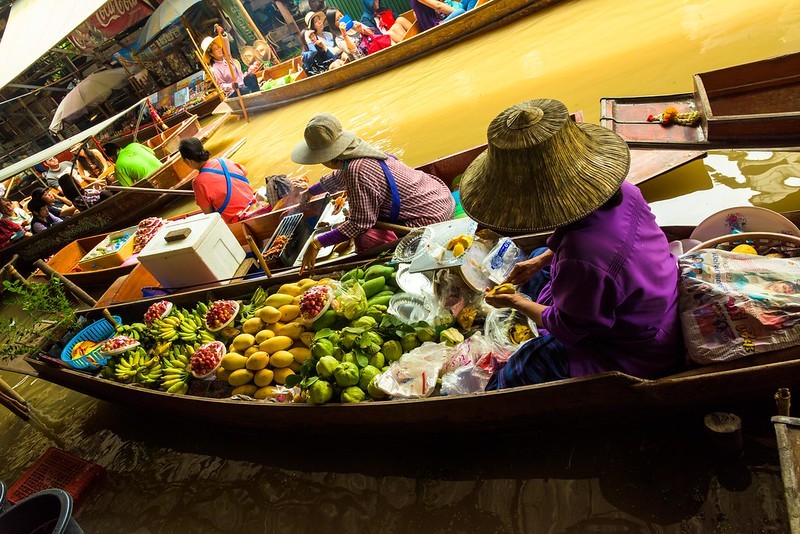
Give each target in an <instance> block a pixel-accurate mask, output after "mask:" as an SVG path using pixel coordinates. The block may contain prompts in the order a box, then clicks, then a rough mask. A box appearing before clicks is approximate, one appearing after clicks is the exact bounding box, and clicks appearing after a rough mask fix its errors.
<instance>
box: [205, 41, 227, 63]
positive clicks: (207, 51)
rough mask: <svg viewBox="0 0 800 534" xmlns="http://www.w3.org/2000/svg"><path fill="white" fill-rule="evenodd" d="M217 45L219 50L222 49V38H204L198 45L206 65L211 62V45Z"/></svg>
mask: <svg viewBox="0 0 800 534" xmlns="http://www.w3.org/2000/svg"><path fill="white" fill-rule="evenodd" d="M212 43H217V44H218V45H219V46H220V48H222V46H223V45H222V38H221V37H220V36H219V35H217V36H216V37H204V38H203V41H202V42H201V43H200V50H202V51H203V60H205V62H206V63H211V62H212V61H213V60H212V59H211V44H212Z"/></svg>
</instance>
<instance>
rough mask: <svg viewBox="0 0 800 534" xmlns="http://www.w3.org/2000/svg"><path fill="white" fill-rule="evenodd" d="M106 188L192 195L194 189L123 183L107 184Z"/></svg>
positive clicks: (110, 189)
mask: <svg viewBox="0 0 800 534" xmlns="http://www.w3.org/2000/svg"><path fill="white" fill-rule="evenodd" d="M106 189H108V190H109V191H134V192H136V193H152V194H154V195H155V194H159V195H161V194H164V193H167V194H172V195H179V196H187V197H193V196H194V191H190V190H184V189H155V188H153V187H125V186H124V185H107V186H106Z"/></svg>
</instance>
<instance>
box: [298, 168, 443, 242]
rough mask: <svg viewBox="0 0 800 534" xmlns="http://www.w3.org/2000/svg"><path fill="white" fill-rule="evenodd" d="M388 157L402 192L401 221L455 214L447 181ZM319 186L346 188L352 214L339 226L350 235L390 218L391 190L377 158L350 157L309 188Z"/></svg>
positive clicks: (430, 220)
mask: <svg viewBox="0 0 800 534" xmlns="http://www.w3.org/2000/svg"><path fill="white" fill-rule="evenodd" d="M385 161H386V165H387V166H388V167H389V170H390V171H392V174H393V175H394V180H395V182H396V183H397V191H398V193H399V195H400V216H399V224H403V225H405V226H411V227H417V226H427V225H429V224H435V223H439V222H443V221H448V220H450V219H451V218H452V217H453V211H454V210H455V202H454V201H453V196H452V195H451V194H450V190H449V189H448V188H447V186H446V185H445V184H444V182H442V181H441V180H440V179H439V178H437V177H436V176H433V175H431V174H427V173H424V172H422V171H418V170H415V169H412V168H411V167H409V166H408V165H405V164H403V163H401V162H400V161H398V160H396V159H394V158H389V159H387V160H385ZM320 190H324V191H328V192H330V193H336V192H339V191H347V198H348V201H349V204H350V217H349V218H348V219H347V221H345V222H344V223H343V224H342V225H341V226H339V228H338V229H339V231H340V232H341V234H342V235H343V236H345V237H346V238H347V239H352V238H355V237H357V236H358V235H360V234H362V233H364V232H366V231H367V230H369V229H370V228H372V227H373V226H375V223H376V222H378V221H379V220H382V221H389V218H390V214H391V210H392V194H391V191H390V189H389V183H388V181H387V180H386V175H385V174H384V173H383V169H381V166H380V164H379V163H378V160H375V159H371V158H360V159H353V160H347V161H346V162H345V166H344V168H343V169H342V170H337V171H335V172H333V173H331V174H328V175H326V176H323V177H322V178H321V179H320V181H319V184H315V186H312V187H311V188H309V192H310V193H311V194H316V193H317V192H321V191H320ZM323 235H325V234H323Z"/></svg>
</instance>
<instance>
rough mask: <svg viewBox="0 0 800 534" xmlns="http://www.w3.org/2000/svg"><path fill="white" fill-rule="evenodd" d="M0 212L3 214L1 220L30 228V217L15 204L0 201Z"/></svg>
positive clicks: (6, 200) (5, 199)
mask: <svg viewBox="0 0 800 534" xmlns="http://www.w3.org/2000/svg"><path fill="white" fill-rule="evenodd" d="M0 210H2V212H3V216H2V217H1V218H2V219H8V220H9V221H11V222H13V223H15V224H18V225H20V226H21V227H23V228H29V227H30V225H31V216H30V215H29V214H28V212H26V211H25V210H24V209H22V206H20V205H19V204H17V203H16V202H14V201H12V200H8V199H7V198H4V199H2V200H0Z"/></svg>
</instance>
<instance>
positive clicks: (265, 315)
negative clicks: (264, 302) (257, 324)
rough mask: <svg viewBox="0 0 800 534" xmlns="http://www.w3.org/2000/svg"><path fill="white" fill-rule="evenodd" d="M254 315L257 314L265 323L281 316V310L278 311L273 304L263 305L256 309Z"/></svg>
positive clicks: (272, 321)
mask: <svg viewBox="0 0 800 534" xmlns="http://www.w3.org/2000/svg"><path fill="white" fill-rule="evenodd" d="M256 315H258V318H259V319H261V320H262V321H263V322H264V323H265V324H269V323H274V322H275V321H278V320H280V318H281V312H279V311H278V308H275V307H274V306H264V307H263V308H261V309H260V310H258V312H257V314H256Z"/></svg>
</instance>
